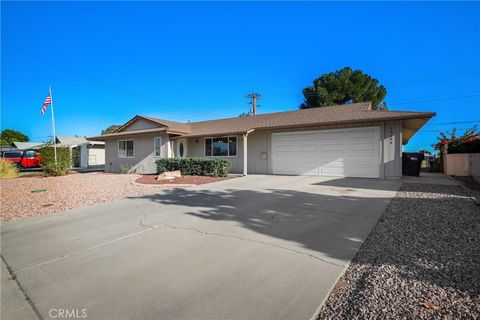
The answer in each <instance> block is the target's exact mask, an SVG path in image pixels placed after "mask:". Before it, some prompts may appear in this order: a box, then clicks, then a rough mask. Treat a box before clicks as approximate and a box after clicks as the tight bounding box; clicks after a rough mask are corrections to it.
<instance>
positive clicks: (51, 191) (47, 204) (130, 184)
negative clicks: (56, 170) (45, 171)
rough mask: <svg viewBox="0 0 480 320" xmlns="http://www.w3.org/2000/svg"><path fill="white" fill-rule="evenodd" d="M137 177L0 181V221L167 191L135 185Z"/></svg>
mask: <svg viewBox="0 0 480 320" xmlns="http://www.w3.org/2000/svg"><path fill="white" fill-rule="evenodd" d="M139 177H140V175H135V174H106V173H98V172H94V173H82V174H70V175H66V176H62V177H42V176H23V177H19V178H15V179H4V180H0V187H1V203H0V205H1V209H2V214H1V218H0V221H2V222H5V221H10V220H16V219H21V218H25V217H31V216H38V215H43V214H47V213H52V212H59V211H65V210H69V209H73V208H77V207H82V206H86V205H89V204H94V203H98V202H105V201H112V200H117V199H121V198H125V197H135V196H142V195H146V194H152V193H155V192H156V191H158V190H162V189H165V188H166V187H162V186H142V185H139V184H136V183H135V180H136V179H138V178H139ZM42 190H46V191H42ZM32 191H35V192H32Z"/></svg>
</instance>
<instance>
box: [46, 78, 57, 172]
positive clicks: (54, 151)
mask: <svg viewBox="0 0 480 320" xmlns="http://www.w3.org/2000/svg"><path fill="white" fill-rule="evenodd" d="M48 93H49V95H50V109H51V110H52V131H53V154H54V156H55V167H57V136H56V135H55V117H54V116H53V97H52V87H50V86H49V87H48Z"/></svg>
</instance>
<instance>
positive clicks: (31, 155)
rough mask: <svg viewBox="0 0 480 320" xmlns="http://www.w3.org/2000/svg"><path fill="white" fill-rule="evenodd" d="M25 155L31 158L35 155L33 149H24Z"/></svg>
mask: <svg viewBox="0 0 480 320" xmlns="http://www.w3.org/2000/svg"><path fill="white" fill-rule="evenodd" d="M25 157H28V158H33V157H35V151H31V150H29V151H25Z"/></svg>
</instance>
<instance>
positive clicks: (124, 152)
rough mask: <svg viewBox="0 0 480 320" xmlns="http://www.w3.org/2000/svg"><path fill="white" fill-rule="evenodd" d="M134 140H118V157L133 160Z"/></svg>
mask: <svg viewBox="0 0 480 320" xmlns="http://www.w3.org/2000/svg"><path fill="white" fill-rule="evenodd" d="M133 155H134V153H133V140H118V157H119V158H133Z"/></svg>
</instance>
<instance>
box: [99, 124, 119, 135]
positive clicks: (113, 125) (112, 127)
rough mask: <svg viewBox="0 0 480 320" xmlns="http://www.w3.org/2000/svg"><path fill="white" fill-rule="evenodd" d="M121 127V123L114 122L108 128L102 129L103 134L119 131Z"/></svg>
mask: <svg viewBox="0 0 480 320" xmlns="http://www.w3.org/2000/svg"><path fill="white" fill-rule="evenodd" d="M120 127H121V125H119V124H112V125H111V126H109V127H108V128H106V129H105V130H102V135H104V134H109V133H114V132H115V131H117V130H118V129H119V128H120Z"/></svg>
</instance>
